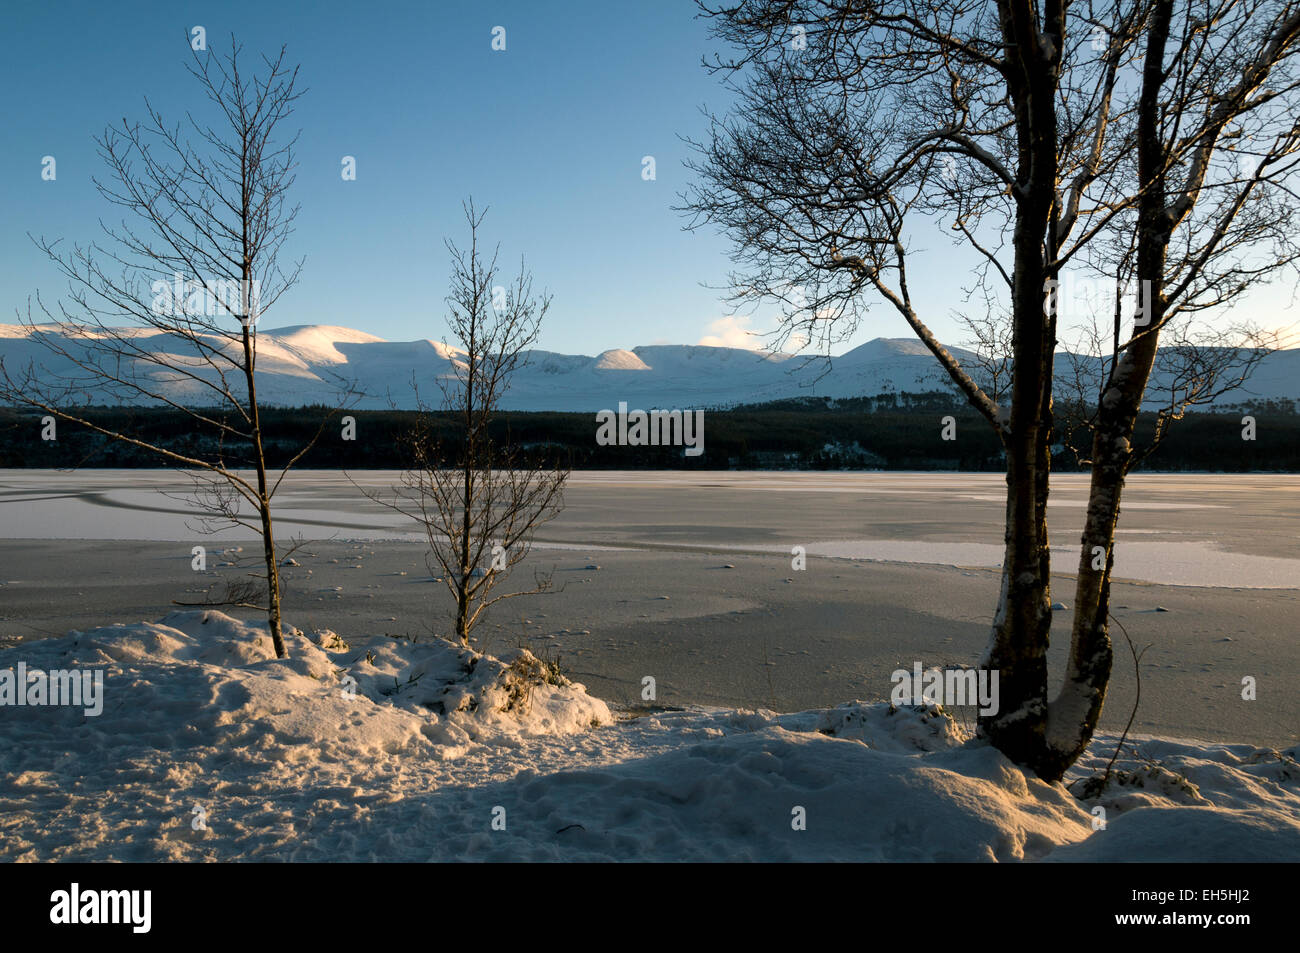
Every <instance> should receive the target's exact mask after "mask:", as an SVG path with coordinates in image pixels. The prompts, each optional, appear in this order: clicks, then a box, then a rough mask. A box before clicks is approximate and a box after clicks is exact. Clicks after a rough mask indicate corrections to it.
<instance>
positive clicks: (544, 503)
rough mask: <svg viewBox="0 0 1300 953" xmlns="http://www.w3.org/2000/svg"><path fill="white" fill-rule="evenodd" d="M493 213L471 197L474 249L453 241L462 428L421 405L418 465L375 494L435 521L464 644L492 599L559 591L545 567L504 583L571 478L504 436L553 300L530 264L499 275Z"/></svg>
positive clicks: (449, 383)
mask: <svg viewBox="0 0 1300 953" xmlns="http://www.w3.org/2000/svg"><path fill="white" fill-rule="evenodd" d="M484 215H486V211H484V212H476V211H475V209H474V204H473V202H472V201H470V202H468V203H467V204H466V205H465V218H466V220H467V222H468V223H469V233H470V240H469V247H468V248H467V249H462V248H460V247H458V246H457V245H456V244H455V243H454V242H451V241H450V240H449V241H448V242H447V249H448V251H449V252H450V254H451V259H452V272H451V292H450V294H449V295H448V296H447V299H446V301H447V307H448V316H447V322H448V325H449V330H450V332H451V339H452V342H453V347H454V350H453V351H452V355H453V359H452V371H451V372H450V374H449V375H447V376H446V377H444V378H442V379H440V380H439V385H440V386H441V388H442V392H443V405H442V406H443V410H444V411H446V412H448V414H449V416H450V417H451V418H452V420H453V421H454V425H455V427H456V431H455V436H454V438H453V439H451V440H448V441H441V440H439V439H437V437H436V435H435V428H434V426H433V422H432V419H431V418H430V416H429V408H427V407H425V406H424V405H423V403H420V409H421V412H422V414H421V417H420V419H419V421H418V422H417V424H416V425H415V427H414V428H413V429H412V431H411V434H410V435H409V437H408V439H407V441H406V445H407V449H408V451H409V452H410V455H411V466H410V468H409V469H407V470H405V471H404V472H403V474H402V479H401V484H400V486H398V487H395V488H394V491H395V493H394V496H393V498H391V499H385V498H382V497H381V496H380V495H379V494H376V493H367V495H368V496H369V497H370V498H371V499H372V500H375V501H376V502H378V503H381V504H383V505H385V506H388V507H389V508H391V509H394V510H397V511H398V512H400V513H402V514H404V515H406V516H408V517H410V518H412V519H414V520H415V521H416V522H418V523H419V524H420V526H421V527H422V529H423V530H424V533H425V537H426V539H427V540H428V543H429V555H428V559H427V562H428V565H429V569H430V571H431V572H433V573H436V574H437V575H439V576H440V577H441V579H442V581H443V583H444V584H445V585H446V586H447V589H448V590H449V591H450V593H451V595H452V598H453V599H454V600H455V606H456V608H455V629H456V635H457V636H458V637H459V638H460V640H461V641H462V642H463V643H468V641H469V636H470V632H471V630H472V629H473V628H474V626H475V624H476V623H477V622H478V621H479V619H480V618H481V617H482V615H483V613H484V612H485V611H486V610H487V609H488V607H489V606H492V605H494V604H495V603H497V602H500V601H501V600H503V599H510V598H514V597H517V596H522V595H533V594H536V593H540V592H545V591H548V590H549V589H551V587H552V581H551V576H550V575H549V574H542V573H535V574H534V577H533V583H534V584H533V586H532V587H531V588H529V589H523V590H514V591H511V592H499V593H498V592H494V590H495V589H496V587H497V586H498V585H499V584H500V583H501V582H503V581H504V580H505V578H506V575H507V574H508V573H509V571H510V570H511V569H512V568H513V567H514V566H515V565H517V564H518V563H520V562H522V561H523V560H524V559H525V558H526V557H527V556H528V554H529V551H530V550H531V547H532V542H533V539H534V536H535V534H536V531H537V529H538V527H540V526H541V525H543V524H544V523H546V522H549V521H550V520H552V519H554V518H555V517H556V516H557V515H559V513H560V511H561V509H562V508H563V489H564V484H565V482H566V481H567V479H568V475H569V471H568V468H567V467H565V466H563V465H561V463H560V461H559V460H558V459H556V460H554V461H551V462H548V461H547V460H545V459H544V458H543V456H542V455H539V454H532V455H528V454H525V453H524V451H523V449H522V448H520V447H519V446H517V445H516V444H515V443H514V442H513V441H512V440H511V438H510V435H509V432H508V431H507V432H506V433H505V435H504V438H503V439H498V438H497V437H496V436H494V429H496V423H497V419H498V416H499V407H500V401H501V398H502V397H503V396H504V395H505V393H506V390H507V388H508V387H509V382H510V378H511V376H512V375H513V374H514V372H515V371H517V370H519V369H520V368H522V367H524V366H525V365H526V364H527V362H528V358H529V350H530V349H531V348H532V346H533V345H534V344H535V343H536V341H537V336H538V334H539V332H540V330H541V322H542V319H543V318H544V317H545V315H546V312H547V310H548V309H549V308H550V303H551V299H550V297H549V296H548V295H546V294H545V293H542V294H541V295H534V294H533V288H532V285H533V279H532V274H531V273H530V272H528V271H527V270H525V268H524V266H523V263H522V262H521V264H520V268H519V272H518V274H517V275H516V276H515V277H514V278H513V279H512V280H509V281H508V283H500V284H499V283H498V275H499V268H498V264H497V258H498V253H499V249H494V250H493V251H492V253H491V255H490V256H485V255H484V253H483V252H482V251H481V249H480V247H479V229H480V226H481V225H482V222H483V217H484ZM444 343H447V342H444ZM418 400H419V399H418V395H417V401H418Z"/></svg>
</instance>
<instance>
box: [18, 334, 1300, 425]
mask: <svg viewBox="0 0 1300 953" xmlns="http://www.w3.org/2000/svg"><path fill="white" fill-rule="evenodd" d="M41 333H43V334H51V335H57V333H58V332H57V329H56V328H53V327H52V326H51V327H47V328H43V329H42V331H41ZM132 333H133V335H134V342H135V343H136V344H138V346H140V347H141V348H143V349H146V350H148V351H150V352H153V353H168V354H170V355H173V356H174V357H175V358H176V359H178V360H182V361H184V360H190V361H192V360H193V359H194V353H193V350H192V349H191V348H187V347H186V346H185V342H184V340H183V339H182V338H180V337H177V336H175V335H167V334H164V333H161V332H158V331H155V330H153V329H142V330H138V331H134V332H132ZM257 342H258V370H259V378H258V396H259V398H260V399H261V401H262V402H263V403H266V404H268V405H276V406H286V407H293V406H304V405H308V404H330V403H333V402H335V401H337V400H338V395H339V385H338V382H339V381H340V380H341V379H345V380H348V381H350V382H352V383H353V384H354V385H355V386H356V387H357V388H358V389H359V390H360V392H361V393H362V394H363V396H361V397H360V398H359V399H357V400H355V401H353V402H352V403H351V406H354V407H357V408H362V409H378V408H388V407H397V408H401V409H410V408H413V407H415V406H416V388H417V387H418V392H419V395H420V397H421V398H423V400H424V401H425V402H426V403H427V404H431V405H435V406H436V405H437V403H438V402H439V401H440V399H441V393H440V391H439V389H438V386H437V382H436V379H437V378H438V377H439V376H443V375H447V374H448V373H450V371H451V370H452V367H453V362H454V361H456V360H458V359H459V358H460V356H461V355H462V353H463V352H460V351H458V350H456V349H455V348H451V347H448V346H447V345H445V344H443V343H440V342H437V341H432V340H427V339H425V340H417V341H400V342H399V341H386V340H384V339H383V338H379V337H376V336H375V335H373V334H368V333H366V332H364V331H357V330H353V329H350V328H343V327H334V326H330V325H299V326H296V327H286V328H275V329H266V330H262V331H260V332H259V333H258V335H257ZM57 343H58V344H59V345H60V346H61V347H65V348H68V349H70V350H71V351H72V352H73V353H76V351H77V349H78V348H79V347H81V346H82V345H81V344H80V343H79V342H78V341H77V340H75V339H62V340H58V341H57ZM950 350H951V352H952V353H953V355H954V356H955V357H956V358H957V359H958V360H959V361H960V362H961V363H962V364H963V366H965V367H967V368H968V369H969V370H970V371H971V372H972V374H973V375H975V376H976V378H977V380H978V379H980V375H979V372H978V368H979V365H978V362H977V361H976V360H975V355H974V354H973V353H972V352H970V351H968V350H964V349H962V348H950ZM0 360H3V362H4V364H5V366H6V367H7V368H8V369H9V372H10V373H11V374H16V372H19V371H21V370H22V369H23V368H25V367H27V366H28V365H29V364H33V363H34V365H35V367H36V368H37V371H38V375H39V376H42V377H44V376H46V375H49V377H50V378H51V379H53V378H54V377H56V376H61V375H65V374H67V373H68V372H69V371H71V370H72V369H73V367H74V365H73V364H72V363H71V362H69V361H67V360H66V359H54V358H52V356H51V354H50V353H49V351H48V350H46V349H45V348H44V347H43V346H42V345H41V344H40V343H39V342H37V341H35V340H33V338H32V335H31V332H30V331H29V330H28V329H26V328H23V327H21V326H18V325H0ZM1067 366H1068V365H1067V363H1066V361H1065V360H1063V359H1062V356H1061V355H1058V369H1060V370H1061V371H1064V370H1065V369H1066V367H1067ZM1093 366H1095V362H1094V364H1093ZM133 371H134V372H135V373H138V374H140V375H141V376H145V377H148V378H150V381H151V386H152V387H156V388H158V389H159V391H160V392H162V393H164V394H166V395H167V397H168V398H169V399H172V400H175V401H177V402H180V403H185V404H197V405H204V404H211V403H213V401H212V400H210V399H208V394H210V391H209V390H208V388H206V387H204V386H203V385H202V384H199V383H197V382H195V381H193V380H189V379H186V378H185V377H184V376H183V375H168V374H167V373H166V372H165V371H164V370H163V369H162V368H159V367H156V366H154V365H151V364H150V363H149V362H144V361H138V360H137V361H136V362H135V367H134V368H133ZM1066 376H1067V375H1066V374H1065V373H1058V377H1059V378H1061V379H1064V378H1065V377H1066ZM413 381H414V383H415V387H413V386H412V382H413ZM1160 383H1161V382H1160V381H1159V380H1156V381H1154V382H1153V387H1152V388H1151V389H1149V391H1148V396H1149V398H1150V399H1149V403H1158V402H1159V388H1160ZM945 390H946V391H953V388H952V385H951V383H950V382H949V381H948V379H947V375H946V374H945V373H944V372H943V371H942V369H941V368H940V367H939V365H938V363H937V362H936V361H935V359H934V357H933V356H932V355H931V354H930V352H929V351H928V350H927V349H926V348H925V346H924V345H923V344H922V343H921V342H920V341H918V340H915V339H910V338H876V339H875V340H872V341H868V342H867V343H865V344H862V345H860V346H859V347H856V348H854V349H853V350H851V351H848V352H846V353H844V354H842V355H839V356H837V357H833V358H829V359H827V358H809V357H807V356H805V355H794V354H774V353H768V352H760V351H752V350H747V349H744V348H731V347H709V346H703V345H681V344H671V345H647V346H642V347H635V348H632V349H630V350H624V349H614V350H609V351H604V352H602V353H601V354H598V355H596V356H594V357H592V356H587V355H577V354H560V353H556V352H553V351H543V350H534V351H531V352H529V354H528V361H527V364H526V365H525V366H524V367H522V368H520V369H519V370H518V371H517V372H516V373H515V375H514V376H513V378H512V379H511V382H510V386H509V390H508V392H507V393H506V394H505V395H504V398H503V399H502V402H501V406H502V407H503V409H507V410H555V411H583V412H588V411H589V412H595V411H598V410H602V409H606V408H610V409H617V407H618V404H619V402H626V403H627V405H628V407H629V408H631V409H646V410H650V409H659V408H662V409H672V408H683V409H685V408H723V407H729V406H735V405H737V404H755V403H763V402H767V401H774V400H782V399H788V398H793V397H807V396H815V397H826V398H835V399H838V398H848V397H875V396H879V395H882V394H891V393H893V394H898V393H904V392H908V393H913V394H918V393H925V392H933V391H945ZM953 392H954V394H955V391H953ZM81 393H82V401H81V402H86V403H104V404H116V403H119V402H121V401H119V400H118V399H117V398H116V397H115V396H114V395H113V394H112V393H111V392H110V391H108V390H106V389H104V388H91V389H87V390H84V391H83V392H81ZM1166 393H1167V391H1166ZM1058 396H1059V395H1058ZM956 399H958V400H961V399H962V398H960V397H957V398H956ZM1297 399H1300V349H1291V350H1283V351H1276V352H1274V353H1272V354H1270V355H1268V356H1266V357H1264V358H1263V360H1262V361H1261V362H1260V363H1259V365H1258V367H1257V368H1256V369H1255V372H1254V374H1253V375H1252V376H1251V378H1250V380H1249V381H1248V382H1247V384H1246V385H1245V386H1244V387H1239V388H1237V389H1235V390H1234V391H1232V392H1229V393H1227V394H1225V395H1223V397H1222V398H1220V400H1219V401H1218V403H1219V404H1220V405H1229V404H1243V403H1246V402H1249V401H1259V400H1284V401H1294V400H1297Z"/></svg>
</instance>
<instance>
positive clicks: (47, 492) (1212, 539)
mask: <svg viewBox="0 0 1300 953" xmlns="http://www.w3.org/2000/svg"><path fill="white" fill-rule="evenodd" d="M352 477H353V479H355V480H356V481H357V483H359V484H361V485H362V486H365V487H368V488H371V489H376V490H383V489H385V488H387V487H389V486H391V485H392V484H393V483H395V482H396V474H394V473H390V472H379V471H365V472H361V473H357V474H353V475H352ZM1002 481H1003V478H1002V477H1001V476H1000V475H998V474H987V473H978V474H977V473H943V474H937V473H892V472H890V473H886V472H873V473H794V472H787V471H780V472H743V473H737V472H717V473H712V472H692V473H687V472H663V471H649V472H640V471H637V472H586V473H577V474H574V475H573V477H572V478H571V480H570V483H569V489H568V491H567V493H566V505H567V508H566V511H565V513H564V514H563V515H562V516H561V518H560V519H559V520H558V521H556V522H555V523H553V524H551V525H550V526H548V527H547V529H546V530H545V531H544V532H543V533H542V534H541V540H540V542H539V544H538V545H539V548H542V549H546V548H548V547H561V546H563V547H566V548H568V547H575V546H576V547H580V548H581V547H587V548H591V547H593V546H596V545H600V546H602V547H609V546H613V547H615V548H629V549H649V548H659V547H662V546H665V545H668V546H675V547H680V548H681V549H683V550H702V551H714V552H717V551H742V552H753V553H775V552H786V553H788V552H789V550H790V548H791V546H793V545H802V546H804V547H805V549H806V551H807V553H808V554H809V555H810V556H823V557H831V558H838V559H849V560H882V561H888V562H901V563H920V564H929V565H943V566H964V567H981V568H988V567H996V566H999V565H1001V561H1002V546H1001V544H1000V539H1001V535H1002V527H1001V511H1002V502H1003V496H1002V495H1001V490H1002ZM190 488H191V484H190V482H189V480H188V478H187V477H185V475H184V474H181V473H177V472H174V471H162V470H133V471H122V470H82V471H76V472H67V471H36V470H32V471H23V470H10V471H0V502H2V503H3V505H2V506H0V514H2V518H0V538H3V539H45V540H55V539H95V540H192V539H197V538H199V537H200V536H204V534H203V533H202V530H201V526H200V524H199V522H198V520H197V518H196V517H197V515H198V514H197V512H196V510H195V508H194V507H193V505H191V504H188V503H187V502H186V500H185V499H184V497H185V494H186V493H187V491H189V490H190ZM276 502H277V504H278V508H277V514H278V521H279V522H278V525H279V527H280V535H281V536H282V537H283V536H285V535H286V533H287V534H290V535H294V536H297V535H300V534H301V535H305V536H307V537H310V538H334V539H348V540H383V539H402V540H412V541H416V540H419V539H421V538H422V534H421V533H420V532H419V530H418V527H416V526H414V524H412V523H410V522H409V521H407V520H405V519H404V518H403V517H401V516H400V515H398V514H396V513H393V512H392V511H390V510H386V509H384V508H383V507H380V506H378V505H376V504H375V503H373V502H372V501H370V500H368V499H366V498H365V496H364V495H363V494H362V493H361V492H360V491H359V490H358V489H357V487H356V486H354V485H353V484H352V482H350V480H349V479H348V478H347V476H345V475H344V474H341V473H337V472H326V471H304V472H301V473H295V474H292V475H291V477H290V478H289V479H288V480H286V482H285V484H284V486H283V488H282V489H281V492H280V494H279V495H278V496H277V498H276ZM1086 505H1087V478H1086V476H1085V475H1082V474H1058V475H1056V476H1055V477H1054V490H1053V496H1052V499H1051V502H1050V506H1049V511H1050V523H1051V530H1052V533H1053V555H1054V559H1053V564H1054V568H1055V571H1057V572H1071V571H1073V567H1074V566H1075V565H1076V564H1077V562H1078V559H1079V547H1078V544H1077V539H1078V534H1079V531H1080V529H1081V527H1082V522H1083V517H1084V510H1085V508H1086ZM1298 511H1300V477H1296V476H1290V475H1272V474H1270V475H1253V474H1252V475H1222V474H1153V475H1137V476H1134V477H1131V478H1130V481H1129V486H1128V488H1127V490H1126V494H1125V500H1124V504H1123V511H1122V515H1121V523H1120V532H1119V537H1118V538H1119V540H1120V545H1118V546H1117V549H1116V568H1115V577H1116V578H1119V579H1129V580H1133V581H1137V582H1147V583H1159V584H1164V585H1178V586H1198V587H1227V588H1242V589H1289V588H1296V587H1300V558H1296V553H1297V551H1298V550H1297V546H1296V543H1297V540H1298V538H1300V532H1298V530H1297V515H1298ZM1133 536H1142V537H1144V538H1142V539H1140V540H1137V539H1132V538H1130V537H1133ZM204 538H210V539H214V540H217V541H240V540H249V539H253V538H255V536H254V534H253V532H252V531H251V530H248V529H244V528H240V527H233V528H226V529H223V530H220V531H218V532H216V533H214V534H213V535H212V536H210V537H207V536H205V537H204Z"/></svg>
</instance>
